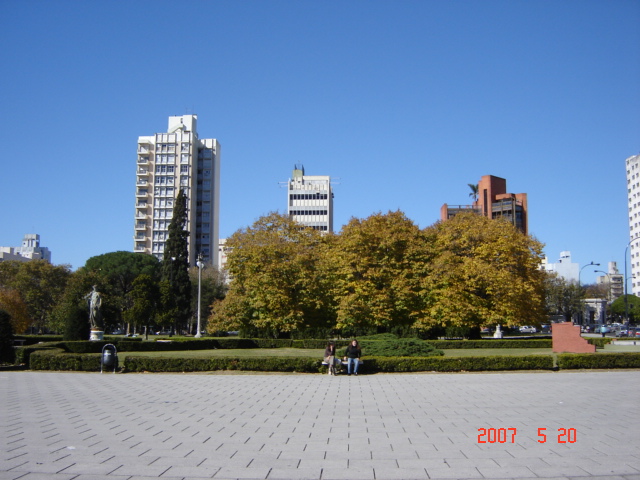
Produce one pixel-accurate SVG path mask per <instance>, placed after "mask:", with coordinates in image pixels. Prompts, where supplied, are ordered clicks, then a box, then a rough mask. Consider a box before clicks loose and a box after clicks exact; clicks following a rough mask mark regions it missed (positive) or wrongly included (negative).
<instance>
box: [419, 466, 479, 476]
mask: <svg viewBox="0 0 640 480" xmlns="http://www.w3.org/2000/svg"><path fill="white" fill-rule="evenodd" d="M426 470H427V474H428V475H429V478H447V479H460V478H484V477H483V476H482V474H481V473H480V472H479V471H478V470H477V469H475V468H472V467H465V468H450V467H437V468H436V467H426Z"/></svg>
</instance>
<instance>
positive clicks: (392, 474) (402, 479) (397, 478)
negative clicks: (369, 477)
mask: <svg viewBox="0 0 640 480" xmlns="http://www.w3.org/2000/svg"><path fill="white" fill-rule="evenodd" d="M374 474H375V476H376V479H378V480H407V479H410V480H423V479H428V478H429V476H428V475H427V471H426V470H425V469H424V468H403V469H399V468H396V469H384V468H376V469H375V471H374Z"/></svg>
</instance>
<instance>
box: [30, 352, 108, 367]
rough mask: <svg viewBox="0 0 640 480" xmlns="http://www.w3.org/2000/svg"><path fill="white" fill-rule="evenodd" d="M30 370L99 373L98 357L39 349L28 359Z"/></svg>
mask: <svg viewBox="0 0 640 480" xmlns="http://www.w3.org/2000/svg"><path fill="white" fill-rule="evenodd" d="M29 368H31V370H71V371H75V372H99V371H100V355H87V354H81V353H67V352H65V351H64V350H63V349H61V348H48V349H39V350H36V351H34V352H33V353H31V356H30V357H29Z"/></svg>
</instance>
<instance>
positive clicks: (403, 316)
mask: <svg viewBox="0 0 640 480" xmlns="http://www.w3.org/2000/svg"><path fill="white" fill-rule="evenodd" d="M422 245H423V237H422V234H421V232H420V229H419V228H418V227H417V226H416V225H415V224H414V223H413V222H412V221H411V220H409V219H408V218H407V217H406V216H405V215H404V213H402V212H400V211H396V212H388V213H387V214H382V213H377V214H374V215H371V216H370V217H368V218H366V219H364V220H360V219H356V218H352V219H351V220H350V221H349V223H348V224H347V225H346V226H345V227H344V228H343V230H342V232H341V234H340V236H339V238H338V239H337V241H336V242H335V248H334V249H333V251H332V255H331V258H332V259H333V260H334V261H335V268H334V271H335V275H334V278H335V279H334V281H333V282H332V292H333V295H334V296H335V298H336V302H337V303H338V307H337V326H338V328H355V329H356V331H358V330H360V331H362V330H366V329H367V328H372V327H373V328H384V329H387V330H388V329H390V328H394V327H410V326H412V325H413V323H414V322H415V320H416V319H417V318H418V317H419V316H420V315H421V314H422V311H423V301H422V300H423V298H422V297H421V295H420V281H419V275H418V274H417V273H418V272H419V271H420V268H419V266H418V265H417V264H418V263H420V262H424V261H426V258H425V257H424V254H425V253H426V251H425V250H424V249H422V248H421V247H422Z"/></svg>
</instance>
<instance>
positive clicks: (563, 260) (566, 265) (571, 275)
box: [542, 251, 580, 283]
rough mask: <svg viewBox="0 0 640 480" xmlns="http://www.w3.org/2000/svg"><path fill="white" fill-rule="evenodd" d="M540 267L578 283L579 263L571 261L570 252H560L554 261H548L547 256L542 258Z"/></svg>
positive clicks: (568, 280)
mask: <svg viewBox="0 0 640 480" xmlns="http://www.w3.org/2000/svg"><path fill="white" fill-rule="evenodd" d="M542 269H543V270H546V271H547V272H555V273H557V274H558V276H559V277H562V278H564V279H565V280H566V281H567V282H573V283H578V277H579V275H580V265H579V264H577V263H573V262H572V261H571V252H569V251H564V252H560V258H559V259H558V261H557V262H556V263H549V262H548V261H547V257H544V258H543V260H542Z"/></svg>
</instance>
